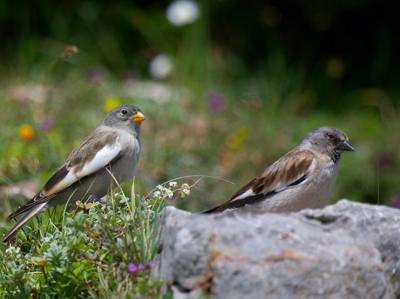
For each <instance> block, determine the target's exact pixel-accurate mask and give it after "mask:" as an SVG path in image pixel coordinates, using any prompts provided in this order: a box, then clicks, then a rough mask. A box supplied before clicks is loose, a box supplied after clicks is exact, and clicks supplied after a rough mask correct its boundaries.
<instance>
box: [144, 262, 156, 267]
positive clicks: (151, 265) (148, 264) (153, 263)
mask: <svg viewBox="0 0 400 299" xmlns="http://www.w3.org/2000/svg"><path fill="white" fill-rule="evenodd" d="M155 265H156V263H155V262H154V261H153V260H151V261H149V262H148V263H147V265H146V267H147V268H149V269H152V268H154V266H155Z"/></svg>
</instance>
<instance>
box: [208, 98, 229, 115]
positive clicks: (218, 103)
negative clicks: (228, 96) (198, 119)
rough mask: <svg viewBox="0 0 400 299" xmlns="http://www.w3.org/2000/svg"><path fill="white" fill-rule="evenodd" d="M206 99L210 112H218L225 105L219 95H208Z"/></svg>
mask: <svg viewBox="0 0 400 299" xmlns="http://www.w3.org/2000/svg"><path fill="white" fill-rule="evenodd" d="M207 99H208V100H207V105H208V109H210V110H211V111H212V112H220V111H221V110H223V109H224V107H225V103H224V100H223V98H222V97H221V96H220V95H218V94H216V93H210V94H208V96H207Z"/></svg>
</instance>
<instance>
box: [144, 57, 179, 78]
mask: <svg viewBox="0 0 400 299" xmlns="http://www.w3.org/2000/svg"><path fill="white" fill-rule="evenodd" d="M173 68H174V65H173V62H172V59H171V58H170V57H169V56H168V55H166V54H159V55H157V56H156V57H154V58H153V59H152V60H151V61H150V65H149V72H150V74H151V75H152V76H153V77H154V78H156V79H164V78H167V77H168V76H169V75H170V74H171V72H172V70H173Z"/></svg>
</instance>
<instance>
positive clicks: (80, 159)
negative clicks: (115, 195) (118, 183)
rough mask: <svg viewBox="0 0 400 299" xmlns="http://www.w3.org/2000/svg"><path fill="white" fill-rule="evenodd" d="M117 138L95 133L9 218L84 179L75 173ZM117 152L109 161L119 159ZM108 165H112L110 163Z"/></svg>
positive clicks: (110, 134)
mask: <svg viewBox="0 0 400 299" xmlns="http://www.w3.org/2000/svg"><path fill="white" fill-rule="evenodd" d="M117 138H118V134H117V133H115V132H108V131H107V132H103V131H95V132H94V133H93V134H91V135H90V136H89V137H87V138H86V139H85V140H84V141H83V142H82V143H81V144H79V145H78V146H77V147H76V148H75V150H74V151H73V152H72V153H71V154H70V155H69V157H68V158H67V160H66V161H65V163H64V164H63V165H62V166H61V167H60V168H59V169H58V170H57V171H56V172H55V173H54V175H53V176H52V177H51V178H50V179H49V180H48V181H47V183H46V184H45V185H44V187H43V189H42V190H41V191H40V192H39V193H38V194H36V195H35V196H34V197H33V198H32V199H31V200H30V201H28V202H27V203H26V204H25V205H23V206H22V207H20V208H19V209H18V210H16V211H15V212H13V213H12V214H11V215H10V216H8V218H9V219H12V218H15V217H17V216H18V215H20V214H22V213H24V212H26V211H28V210H30V209H31V208H33V207H34V206H36V205H39V204H41V203H43V202H46V201H49V200H50V199H52V198H53V197H54V196H56V195H57V193H59V192H61V191H63V190H65V189H66V188H68V187H69V186H71V185H73V184H74V183H76V182H77V181H79V180H80V179H82V178H83V177H84V176H79V175H76V174H75V172H78V173H79V171H81V170H82V169H84V166H85V163H84V162H85V161H92V160H93V159H94V158H95V156H96V154H97V153H98V152H99V151H100V150H101V149H102V148H104V145H105V144H112V143H113V142H115V140H116V139H117ZM117 152H118V149H116V151H115V152H112V154H113V155H112V156H110V157H109V160H111V161H112V160H115V158H117V157H118V154H117ZM106 161H107V160H106ZM108 163H110V161H109V162H108ZM108 163H107V164H108ZM86 164H87V163H86ZM104 166H105V165H104ZM94 170H95V168H94Z"/></svg>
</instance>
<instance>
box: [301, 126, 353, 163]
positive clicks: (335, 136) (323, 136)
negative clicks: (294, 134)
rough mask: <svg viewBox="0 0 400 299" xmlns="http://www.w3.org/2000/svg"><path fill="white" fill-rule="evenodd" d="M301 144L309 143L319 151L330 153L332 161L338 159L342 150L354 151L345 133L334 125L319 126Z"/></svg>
mask: <svg viewBox="0 0 400 299" xmlns="http://www.w3.org/2000/svg"><path fill="white" fill-rule="evenodd" d="M303 144H311V145H312V147H313V148H314V149H316V150H318V151H319V152H321V153H324V154H328V155H330V156H331V158H332V160H333V161H334V162H336V161H338V160H339V159H340V154H341V153H342V152H343V151H354V148H353V146H352V145H351V144H350V143H349V138H348V137H347V135H346V134H345V133H343V132H342V131H340V130H339V129H336V128H334V127H321V128H318V129H316V130H314V131H312V132H311V133H309V134H308V135H307V137H306V138H305V139H304V141H303Z"/></svg>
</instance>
